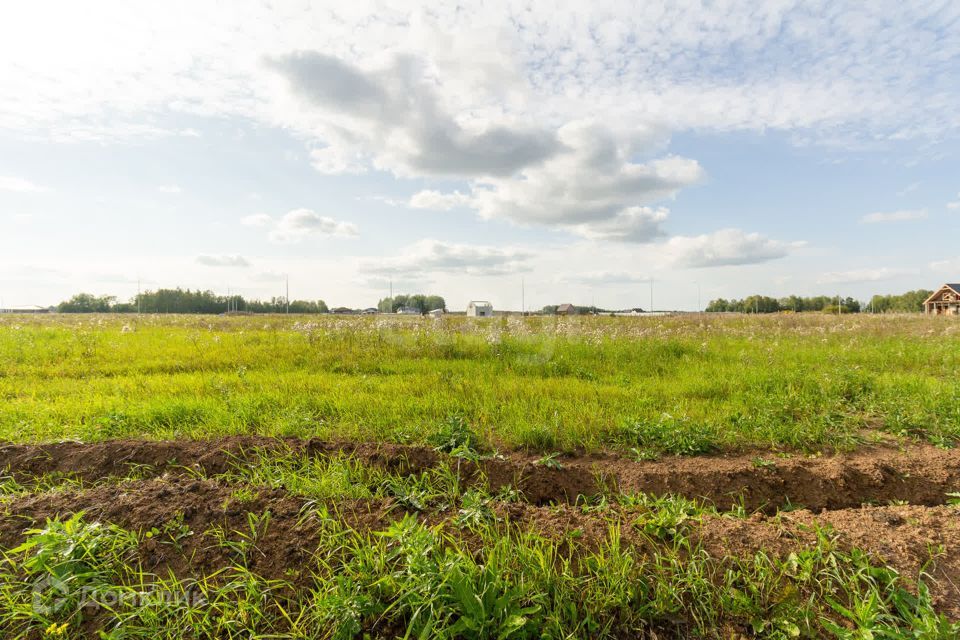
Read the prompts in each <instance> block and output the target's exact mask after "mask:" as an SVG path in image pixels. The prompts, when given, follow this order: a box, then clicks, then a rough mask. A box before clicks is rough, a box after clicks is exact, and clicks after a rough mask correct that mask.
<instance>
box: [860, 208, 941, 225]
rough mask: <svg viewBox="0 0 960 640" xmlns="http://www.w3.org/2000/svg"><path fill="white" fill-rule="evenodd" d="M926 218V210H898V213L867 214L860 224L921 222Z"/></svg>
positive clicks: (880, 212) (878, 212) (879, 212)
mask: <svg viewBox="0 0 960 640" xmlns="http://www.w3.org/2000/svg"><path fill="white" fill-rule="evenodd" d="M926 217H927V211H926V209H900V210H898V211H877V212H875V213H868V214H867V215H865V216H863V217H862V218H860V222H862V223H864V224H878V223H884V222H907V221H910V220H923V219H925V218H926Z"/></svg>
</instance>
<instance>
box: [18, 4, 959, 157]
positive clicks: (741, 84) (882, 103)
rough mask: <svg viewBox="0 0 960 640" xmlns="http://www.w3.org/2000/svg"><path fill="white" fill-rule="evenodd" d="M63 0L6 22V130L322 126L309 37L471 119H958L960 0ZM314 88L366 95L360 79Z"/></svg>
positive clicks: (842, 127)
mask: <svg viewBox="0 0 960 640" xmlns="http://www.w3.org/2000/svg"><path fill="white" fill-rule="evenodd" d="M57 12H58V13H57V15H58V20H57V24H56V25H51V24H50V20H49V16H50V9H49V5H47V4H45V3H19V4H18V5H17V6H16V7H15V8H14V9H11V10H10V11H9V12H7V14H6V15H5V18H6V19H5V20H4V21H3V23H2V24H0V58H2V59H3V60H6V61H8V65H7V68H6V69H5V75H4V82H5V90H6V95H7V96H10V98H9V99H7V100H4V101H3V104H2V105H0V128H5V129H8V130H19V131H33V132H37V133H47V132H52V133H53V134H55V135H57V134H64V133H67V132H76V131H81V132H83V134H84V135H85V136H87V137H89V138H93V137H97V136H99V137H101V138H103V137H106V138H116V137H119V136H132V137H139V136H145V135H146V136H149V135H158V134H159V135H162V134H164V133H166V132H169V131H175V129H174V128H171V127H164V126H162V125H159V124H153V122H152V120H151V119H149V118H144V117H143V116H144V114H150V115H152V114H157V113H161V114H162V113H167V112H170V111H173V112H177V113H188V114H201V115H237V114H239V115H243V116H250V117H254V118H257V119H260V120H262V121H266V122H269V123H271V124H280V125H281V126H285V127H291V128H296V129H298V130H301V131H306V132H315V131H313V129H314V128H315V126H316V125H315V123H311V121H310V119H309V117H307V114H304V113H303V112H302V110H301V109H298V108H297V107H295V106H293V105H291V104H289V103H288V102H287V101H286V100H284V99H283V98H282V97H280V96H278V95H277V94H276V93H275V92H273V91H272V89H273V87H272V84H271V80H270V78H269V77H268V76H267V74H265V72H264V69H263V67H262V65H261V64H260V61H262V60H263V58H264V57H265V56H269V57H272V58H274V59H282V56H283V55H286V54H289V52H290V51H297V50H305V49H311V48H320V49H322V50H323V51H324V52H325V54H327V55H337V56H339V57H341V58H343V59H347V60H349V61H350V63H351V64H353V63H356V62H360V63H362V68H363V69H365V70H367V71H368V72H369V70H371V69H372V70H376V69H382V68H387V67H389V65H388V64H385V63H384V62H383V60H382V59H381V60H379V61H378V58H383V56H384V52H387V53H388V54H396V53H405V54H411V55H415V56H418V57H421V58H423V59H425V60H428V61H429V62H428V64H427V72H428V73H427V75H428V80H429V84H430V86H431V87H433V90H434V92H435V93H436V95H437V100H436V103H437V104H440V105H441V106H442V107H443V110H442V112H443V113H447V114H455V115H454V120H455V121H456V123H455V124H456V125H457V126H454V127H452V128H449V129H447V131H453V132H457V131H463V132H465V131H468V130H469V127H467V126H466V125H465V124H464V123H462V122H460V120H461V119H462V118H464V117H469V115H471V114H481V116H482V117H486V116H488V115H490V114H494V115H496V114H497V113H498V112H500V113H505V114H518V113H519V114H528V113H530V112H541V113H542V114H544V119H552V120H554V121H555V122H556V123H562V122H564V121H567V120H571V119H576V118H580V117H583V116H585V115H587V114H594V115H596V114H600V116H599V117H600V119H602V120H603V121H605V122H616V123H617V125H618V126H622V125H624V124H626V123H631V122H646V121H651V120H655V121H661V122H664V123H666V124H667V125H668V126H669V127H670V128H671V129H673V130H686V129H701V130H702V129H720V130H724V129H750V130H758V131H764V130H768V129H778V130H785V131H794V132H796V133H797V134H798V136H797V137H798V138H804V139H808V140H809V139H812V140H818V139H823V140H828V141H829V140H837V139H840V140H844V139H846V140H850V141H856V140H859V141H864V140H866V141H879V142H883V141H887V140H902V139H911V138H925V139H938V138H940V137H942V136H943V135H944V134H945V133H950V132H955V131H957V129H958V128H960V119H958V117H957V114H956V110H955V109H952V108H951V107H952V106H953V105H955V104H956V103H957V98H958V93H960V88H958V85H957V83H956V82H955V81H954V71H955V69H956V65H957V60H958V56H960V44H958V42H957V38H951V37H949V36H951V35H953V34H954V33H955V25H956V20H957V18H958V17H960V9H958V8H957V7H956V6H955V4H953V3H943V2H931V3H927V2H878V3H836V2H829V0H810V1H809V2H790V1H786V2H762V3H745V2H723V3H716V4H710V5H706V6H705V5H704V4H703V3H702V2H698V1H696V0H678V1H676V2H670V3H662V2H649V3H642V4H640V5H629V6H625V5H624V4H623V3H619V2H598V3H594V4H591V6H590V10H589V11H583V10H582V9H581V8H579V7H558V6H555V5H551V4H539V3H534V4H525V5H523V6H520V5H517V4H515V3H498V2H494V3H493V4H492V5H490V4H483V5H473V4H470V3H466V4H460V5H458V6H456V7H452V6H451V7H449V8H448V7H439V8H438V7H436V6H434V5H433V4H428V3H416V4H412V3H401V4H398V5H396V6H390V5H383V4H381V3H378V2H375V1H374V0H370V1H365V0H355V1H354V2H350V3H346V4H344V3H340V4H339V5H329V4H327V5H323V6H319V7H318V6H315V5H309V4H306V3H302V2H297V1H295V0H291V1H290V2H284V3H266V2H250V3H243V4H242V5H240V6H236V7H234V8H233V9H232V10H231V11H230V12H229V13H228V14H225V13H224V12H222V11H220V10H219V9H218V6H217V5H216V4H215V3H192V4H189V5H183V4H179V3H174V6H173V8H170V7H168V6H166V5H158V4H157V3H152V2H147V1H146V0H142V1H140V2H137V1H131V2H125V3H123V6H120V7H117V6H113V5H110V6H107V5H102V6H92V7H91V6H83V5H76V4H74V5H71V6H68V7H62V6H58V7H57ZM188 15H189V18H190V19H189V21H188V20H186V19H185V17H186V16H188ZM187 22H189V24H188V25H186V26H185V23H187ZM200 25H203V28H201V27H200ZM64 51H69V52H70V54H69V55H64V54H63V52H64ZM374 63H378V64H374ZM300 67H301V68H300V71H301V72H303V73H306V74H307V75H313V74H315V73H320V72H321V71H322V72H323V73H325V74H326V75H329V76H331V78H333V79H334V80H335V81H336V82H337V83H338V84H340V85H342V86H343V87H344V91H345V90H346V89H350V90H351V91H352V93H351V94H349V95H352V96H354V99H355V100H356V99H357V98H358V97H364V96H366V97H367V98H369V97H371V96H375V95H376V94H375V93H374V92H371V91H369V90H368V88H367V87H365V86H364V85H363V84H362V83H357V82H354V80H355V78H354V77H353V76H350V75H349V74H344V73H338V70H337V69H336V68H334V69H332V70H331V69H330V68H326V67H322V65H314V66H312V67H311V66H309V65H307V64H305V63H302V64H301V65H300ZM397 82H398V83H402V82H403V80H400V79H398V81H397ZM351 83H352V84H351ZM422 93H423V92H421V91H418V92H416V93H411V94H410V95H409V99H410V103H413V102H415V101H416V100H418V99H420V97H421V96H422ZM316 97H317V98H318V99H322V100H324V101H327V102H329V101H330V100H331V99H336V100H337V104H338V105H339V106H341V107H343V106H344V105H345V104H353V103H349V102H348V101H347V100H346V98H345V97H344V95H343V93H342V92H341V93H333V94H330V93H329V92H327V93H320V94H319V95H318V96H316ZM361 104H362V102H361ZM401 106H406V107H409V108H408V109H404V110H403V111H402V113H405V114H410V113H422V111H418V109H420V106H419V105H416V104H413V105H411V104H409V103H408V104H405V105H404V104H403V103H401ZM448 121H449V120H448ZM441 129H442V128H441ZM325 133H326V132H325ZM184 135H185V134H184ZM318 137H319V138H321V139H325V137H324V136H318ZM456 137H457V136H453V137H452V138H453V139H456Z"/></svg>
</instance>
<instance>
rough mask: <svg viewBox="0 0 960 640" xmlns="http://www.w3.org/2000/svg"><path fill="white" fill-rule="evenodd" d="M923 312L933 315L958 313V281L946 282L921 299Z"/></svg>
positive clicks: (959, 307) (959, 290) (959, 299)
mask: <svg viewBox="0 0 960 640" xmlns="http://www.w3.org/2000/svg"><path fill="white" fill-rule="evenodd" d="M923 312H924V313H926V314H929V315H933V316H957V315H960V283H956V282H954V283H949V282H948V283H947V284H945V285H943V286H942V287H940V288H939V289H937V290H936V291H934V292H933V295H932V296H930V297H929V298H927V299H926V300H924V301H923Z"/></svg>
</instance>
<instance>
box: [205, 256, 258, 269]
mask: <svg viewBox="0 0 960 640" xmlns="http://www.w3.org/2000/svg"><path fill="white" fill-rule="evenodd" d="M197 263H198V264H202V265H205V266H207V267H249V266H250V262H249V261H248V260H247V259H246V258H244V257H243V256H240V255H208V254H202V255H199V256H197Z"/></svg>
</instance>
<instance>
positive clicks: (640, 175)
mask: <svg viewBox="0 0 960 640" xmlns="http://www.w3.org/2000/svg"><path fill="white" fill-rule="evenodd" d="M658 137H659V132H658V131H657V130H656V129H646V130H639V131H638V130H635V131H633V132H632V133H630V134H623V135H616V134H614V132H613V131H611V130H609V129H608V128H607V127H605V126H602V125H600V124H597V123H595V122H592V121H577V122H571V123H568V124H566V125H564V126H562V127H561V128H560V129H559V130H558V133H557V138H558V140H559V141H560V143H561V144H562V149H561V150H560V151H558V152H557V153H555V154H553V155H552V156H551V157H549V158H547V159H544V160H543V161H542V162H540V163H537V164H535V165H532V166H529V167H526V168H523V169H521V170H520V171H519V172H518V173H517V175H514V176H506V177H493V176H488V177H483V178H478V179H476V180H475V181H473V182H472V183H471V193H470V194H469V195H465V194H461V193H460V192H453V193H440V192H437V191H421V192H419V193H417V194H415V195H414V196H413V198H411V202H410V204H411V206H416V207H418V208H434V209H450V208H452V207H454V206H461V205H466V206H470V207H472V208H474V209H476V210H477V212H478V213H479V215H480V216H481V217H483V218H488V219H489V218H505V219H508V220H511V221H513V222H515V223H518V224H532V225H542V226H553V227H557V228H564V229H567V230H569V231H571V232H573V233H576V234H578V235H580V236H583V237H585V238H589V239H595V240H615V241H623V242H649V241H651V240H653V239H656V238H658V237H661V236H663V235H665V233H664V231H663V229H662V224H663V222H664V221H665V220H666V218H667V216H668V211H667V210H666V209H664V208H657V209H653V208H650V207H647V206H642V205H645V204H647V203H651V202H655V201H657V200H662V199H664V198H668V197H671V196H673V195H675V194H676V193H677V192H678V191H679V190H680V189H682V188H683V187H686V186H690V185H693V184H696V183H697V182H699V181H700V180H702V179H703V177H704V171H703V169H702V168H701V167H700V165H699V164H698V163H697V162H696V161H695V160H690V159H688V158H681V157H678V156H668V157H664V158H659V159H656V160H651V161H649V162H644V163H638V162H632V161H631V160H630V158H631V156H632V155H633V154H635V153H636V152H637V151H639V150H650V149H651V148H653V147H654V146H655V144H656V142H655V141H656V140H657V139H658Z"/></svg>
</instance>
